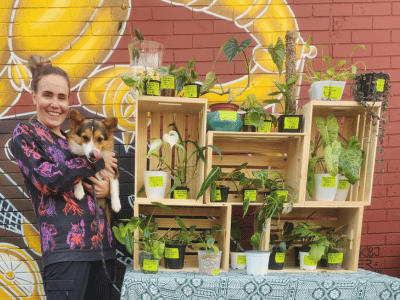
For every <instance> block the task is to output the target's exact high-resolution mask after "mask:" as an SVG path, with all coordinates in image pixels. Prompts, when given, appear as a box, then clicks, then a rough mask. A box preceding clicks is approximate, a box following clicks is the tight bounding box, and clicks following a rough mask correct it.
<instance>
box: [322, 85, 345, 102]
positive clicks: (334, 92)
mask: <svg viewBox="0 0 400 300" xmlns="http://www.w3.org/2000/svg"><path fill="white" fill-rule="evenodd" d="M342 90H343V88H341V87H338V86H324V89H323V94H322V97H323V98H331V99H337V100H340V98H341V96H342Z"/></svg>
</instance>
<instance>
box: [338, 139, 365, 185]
mask: <svg viewBox="0 0 400 300" xmlns="http://www.w3.org/2000/svg"><path fill="white" fill-rule="evenodd" d="M362 163H363V159H362V151H361V145H360V141H359V140H358V138H357V137H356V136H352V137H351V138H350V140H349V144H348V145H347V149H344V148H343V147H342V150H341V153H340V157H339V168H340V170H341V171H342V172H343V174H344V176H345V177H346V178H347V179H348V181H349V183H351V184H355V183H356V182H357V181H358V180H359V179H360V176H359V174H358V173H359V170H360V167H361V165H362Z"/></svg>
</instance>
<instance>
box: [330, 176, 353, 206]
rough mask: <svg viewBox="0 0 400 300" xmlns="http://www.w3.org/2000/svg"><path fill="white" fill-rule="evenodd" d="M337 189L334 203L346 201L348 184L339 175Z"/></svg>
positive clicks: (344, 178) (345, 179) (343, 177)
mask: <svg viewBox="0 0 400 300" xmlns="http://www.w3.org/2000/svg"><path fill="white" fill-rule="evenodd" d="M338 177H339V181H338V187H337V191H336V195H335V199H334V201H346V199H347V195H348V193H349V188H350V183H349V181H348V180H347V178H346V177H345V176H344V175H339V176H338Z"/></svg>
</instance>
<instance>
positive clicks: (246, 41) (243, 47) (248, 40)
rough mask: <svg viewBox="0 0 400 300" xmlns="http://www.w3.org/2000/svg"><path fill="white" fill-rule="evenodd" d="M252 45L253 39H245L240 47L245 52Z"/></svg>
mask: <svg viewBox="0 0 400 300" xmlns="http://www.w3.org/2000/svg"><path fill="white" fill-rule="evenodd" d="M250 44H251V39H245V40H244V41H243V42H242V43H241V44H240V46H239V48H240V50H242V51H244V50H245V49H247V48H248V47H249V46H250Z"/></svg>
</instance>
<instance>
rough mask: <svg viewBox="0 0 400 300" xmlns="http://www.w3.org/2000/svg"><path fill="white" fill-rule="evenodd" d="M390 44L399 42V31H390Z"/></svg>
mask: <svg viewBox="0 0 400 300" xmlns="http://www.w3.org/2000/svg"><path fill="white" fill-rule="evenodd" d="M392 42H400V30H392Z"/></svg>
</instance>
